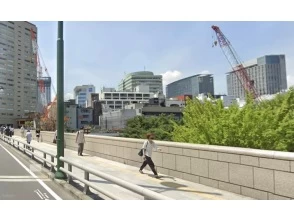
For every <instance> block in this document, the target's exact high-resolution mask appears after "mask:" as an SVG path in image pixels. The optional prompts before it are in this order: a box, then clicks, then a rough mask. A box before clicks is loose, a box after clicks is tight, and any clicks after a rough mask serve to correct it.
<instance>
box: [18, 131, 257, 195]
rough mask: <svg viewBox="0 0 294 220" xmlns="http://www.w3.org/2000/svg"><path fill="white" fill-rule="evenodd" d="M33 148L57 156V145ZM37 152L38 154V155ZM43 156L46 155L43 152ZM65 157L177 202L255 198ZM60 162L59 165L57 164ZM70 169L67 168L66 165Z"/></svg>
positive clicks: (103, 162) (116, 189)
mask: <svg viewBox="0 0 294 220" xmlns="http://www.w3.org/2000/svg"><path fill="white" fill-rule="evenodd" d="M13 137H14V138H16V139H19V140H22V141H24V139H23V138H21V137H19V136H13ZM31 145H33V146H36V147H39V148H42V149H44V150H46V151H48V152H52V153H56V145H53V144H47V143H44V142H41V143H38V142H37V141H35V140H33V141H32V142H31ZM35 153H37V152H35ZM40 155H42V153H40ZM64 155H65V157H66V158H69V159H71V160H73V161H75V162H77V163H79V164H84V165H85V166H87V167H91V168H94V169H97V170H99V171H102V172H105V173H107V174H110V175H113V176H116V177H118V178H120V179H123V180H126V181H129V182H131V183H134V184H137V185H139V186H142V187H146V188H147V189H150V190H153V191H155V192H158V193H161V194H163V195H165V196H168V197H170V198H173V199H177V200H190V199H192V200H242V199H246V200H247V199H252V198H249V197H245V196H242V195H238V194H234V193H231V192H227V191H223V190H219V189H215V188H212V187H208V186H205V185H201V184H197V183H193V182H189V181H186V180H182V179H178V178H175V177H172V176H167V175H163V174H160V173H159V175H160V176H161V178H160V179H156V178H154V177H153V174H152V172H150V171H148V170H144V174H141V173H139V168H138V167H133V166H129V165H125V164H122V163H119V162H115V161H111V160H106V159H103V158H99V157H96V156H92V155H88V154H84V155H85V156H83V157H81V156H78V155H77V152H76V151H74V150H70V149H65V152H64ZM55 163H56V162H55ZM65 168H67V165H65ZM73 172H74V173H75V174H76V175H78V176H80V177H83V176H84V173H83V171H81V170H80V169H77V168H74V167H73ZM90 181H91V182H93V183H95V184H97V185H98V186H99V187H103V189H104V190H109V191H110V192H112V193H115V194H116V195H118V196H119V197H120V198H121V199H125V200H132V199H142V196H140V195H138V194H136V193H133V192H130V191H129V190H126V189H123V188H121V187H119V186H117V185H115V184H112V183H110V182H109V181H106V180H103V179H101V178H98V177H95V176H93V175H90ZM75 182H76V183H78V184H80V185H81V186H83V185H84V184H82V183H80V182H79V181H75ZM90 190H91V192H93V193H97V192H96V191H95V190H93V189H90ZM98 194H99V193H98Z"/></svg>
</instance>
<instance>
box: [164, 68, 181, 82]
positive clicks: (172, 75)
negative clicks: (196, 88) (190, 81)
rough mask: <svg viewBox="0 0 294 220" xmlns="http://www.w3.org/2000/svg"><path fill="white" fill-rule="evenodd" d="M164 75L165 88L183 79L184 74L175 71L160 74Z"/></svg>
mask: <svg viewBox="0 0 294 220" xmlns="http://www.w3.org/2000/svg"><path fill="white" fill-rule="evenodd" d="M160 75H162V83H163V86H166V85H167V84H169V83H172V82H174V81H176V80H179V79H180V78H182V76H183V73H181V72H180V71H177V70H174V71H171V70H169V71H166V72H165V73H162V74H160Z"/></svg>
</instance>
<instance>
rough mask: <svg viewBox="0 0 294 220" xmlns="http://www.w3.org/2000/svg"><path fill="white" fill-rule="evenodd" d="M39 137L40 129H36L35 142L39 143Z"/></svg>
mask: <svg viewBox="0 0 294 220" xmlns="http://www.w3.org/2000/svg"><path fill="white" fill-rule="evenodd" d="M40 135H41V129H40V128H37V129H36V137H37V141H38V142H40Z"/></svg>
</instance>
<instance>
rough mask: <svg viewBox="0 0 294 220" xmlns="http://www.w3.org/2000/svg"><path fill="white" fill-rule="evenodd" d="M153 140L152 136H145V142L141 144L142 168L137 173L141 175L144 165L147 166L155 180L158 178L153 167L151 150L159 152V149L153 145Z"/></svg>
mask: <svg viewBox="0 0 294 220" xmlns="http://www.w3.org/2000/svg"><path fill="white" fill-rule="evenodd" d="M153 139H154V135H153V134H147V140H146V141H145V142H144V144H143V147H142V148H143V159H144V162H143V164H142V166H141V167H140V170H139V172H140V173H143V169H144V167H146V165H147V164H148V165H149V167H150V168H151V170H152V172H153V173H154V175H155V177H156V178H159V176H158V174H157V172H156V170H155V165H154V163H153V161H152V158H151V157H152V149H155V150H158V151H161V149H160V148H158V147H157V145H156V144H155V143H154V141H153Z"/></svg>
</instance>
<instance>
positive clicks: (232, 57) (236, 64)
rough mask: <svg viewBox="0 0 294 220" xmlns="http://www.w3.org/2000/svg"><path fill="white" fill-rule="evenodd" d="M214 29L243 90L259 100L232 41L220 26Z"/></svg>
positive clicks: (252, 82) (213, 27)
mask: <svg viewBox="0 0 294 220" xmlns="http://www.w3.org/2000/svg"><path fill="white" fill-rule="evenodd" d="M212 29H213V30H214V31H215V33H216V37H217V40H218V43H219V45H220V47H221V49H222V51H223V53H224V55H225V57H226V58H227V60H228V62H229V63H230V65H231V67H232V69H233V72H234V73H235V74H236V76H237V78H238V80H239V81H240V83H241V85H242V86H243V88H244V89H245V90H246V91H247V92H249V93H250V94H252V95H253V98H255V99H259V96H258V93H257V91H256V88H255V86H254V81H253V80H251V79H250V77H249V75H248V73H247V71H246V69H245V68H244V66H243V64H242V62H241V59H240V58H239V56H238V55H237V53H236V51H235V50H234V48H233V46H232V45H231V43H230V41H229V40H228V39H227V38H226V36H225V35H224V34H223V33H222V31H221V30H220V28H219V27H218V26H212Z"/></svg>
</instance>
